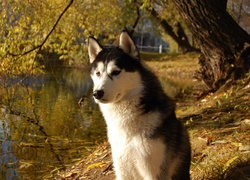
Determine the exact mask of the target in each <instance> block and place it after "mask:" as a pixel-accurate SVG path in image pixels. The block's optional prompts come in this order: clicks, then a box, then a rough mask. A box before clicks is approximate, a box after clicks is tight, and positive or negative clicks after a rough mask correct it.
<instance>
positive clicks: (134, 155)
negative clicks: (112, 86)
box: [100, 100, 166, 180]
mask: <svg viewBox="0 0 250 180" xmlns="http://www.w3.org/2000/svg"><path fill="white" fill-rule="evenodd" d="M136 105H137V100H130V101H122V102H121V103H116V104H100V108H101V110H102V113H103V115H104V118H105V120H106V123H107V126H108V138H109V142H110V144H111V147H112V156H113V161H114V167H115V169H116V173H117V174H116V176H117V179H119V180H121V179H126V180H129V179H137V180H140V179H141V180H142V179H143V180H153V179H155V178H156V176H157V174H158V173H159V171H160V165H161V164H162V160H163V159H164V158H163V156H164V152H166V151H165V146H164V144H163V142H162V140H160V139H154V140H152V139H150V138H148V137H146V136H149V135H150V134H151V133H153V132H151V131H152V130H154V129H155V128H156V127H157V126H158V125H159V123H160V121H159V118H158V117H159V116H160V114H159V113H158V112H153V113H152V112H151V113H148V114H142V113H141V112H140V111H138V107H136Z"/></svg>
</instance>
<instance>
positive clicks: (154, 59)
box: [57, 53, 250, 180]
mask: <svg viewBox="0 0 250 180" xmlns="http://www.w3.org/2000/svg"><path fill="white" fill-rule="evenodd" d="M142 59H146V60H147V61H146V63H147V64H148V66H149V67H150V68H151V69H152V70H153V71H154V72H155V74H156V75H157V76H158V77H159V78H160V79H162V83H168V85H167V86H164V87H165V90H166V92H167V93H168V94H169V95H170V96H171V97H172V98H174V99H175V100H176V103H177V110H176V114H177V116H178V118H179V119H180V120H181V121H182V122H183V123H184V124H185V125H186V127H187V128H188V131H189V135H190V141H191V144H192V162H191V171H190V172H191V179H193V180H200V179H204V180H231V179H234V180H237V179H239V180H245V179H250V101H249V98H250V85H249V82H250V75H248V76H247V77H246V78H245V79H242V80H239V81H238V82H236V83H235V84H234V85H233V86H232V87H229V88H224V89H223V88H222V89H221V90H219V91H217V92H216V93H209V94H207V95H206V96H201V95H202V93H203V92H204V91H206V87H205V86H204V84H203V83H202V82H200V81H197V80H195V79H194V78H193V74H194V72H195V71H196V70H197V69H198V68H199V66H198V60H197V59H198V54H195V53H194V54H193V53H192V54H185V55H166V54H165V55H163V54H161V55H156V56H155V55H154V54H145V53H144V54H143V55H142ZM174 86H176V87H178V88H175V89H174V88H173V87H174ZM57 178H58V179H77V178H79V179H81V178H82V179H102V180H108V179H114V172H113V169H112V160H111V152H110V147H109V144H108V143H107V142H105V143H104V144H101V145H100V146H99V147H97V148H96V150H95V151H94V152H93V153H92V154H91V155H89V156H88V157H83V159H82V160H81V161H79V163H78V164H75V165H73V166H72V167H70V168H68V169H67V170H66V171H65V172H61V174H59V175H58V177H57Z"/></svg>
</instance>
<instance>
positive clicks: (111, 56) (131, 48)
mask: <svg viewBox="0 0 250 180" xmlns="http://www.w3.org/2000/svg"><path fill="white" fill-rule="evenodd" d="M88 54H89V59H90V63H91V78H92V80H93V82H94V87H93V97H94V99H95V101H96V102H97V103H114V102H118V101H120V100H122V99H123V98H124V97H127V98H130V97H131V96H134V95H136V94H137V93H138V92H139V91H140V90H141V88H142V84H141V80H140V76H139V73H138V69H139V68H140V66H141V64H140V62H139V52H138V50H137V47H136V46H135V44H134V42H133V41H132V39H131V38H130V36H129V35H128V33H127V32H122V33H121V35H120V38H119V45H118V46H117V47H111V48H104V47H102V46H101V45H100V44H99V42H98V41H97V40H96V39H95V38H93V37H90V38H89V44H88Z"/></svg>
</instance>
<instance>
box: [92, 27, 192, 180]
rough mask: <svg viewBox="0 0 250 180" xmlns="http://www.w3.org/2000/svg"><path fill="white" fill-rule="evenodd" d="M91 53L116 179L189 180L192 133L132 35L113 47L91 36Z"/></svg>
mask: <svg viewBox="0 0 250 180" xmlns="http://www.w3.org/2000/svg"><path fill="white" fill-rule="evenodd" d="M88 53H89V58H90V63H91V78H92V80H93V82H94V87H93V96H94V99H95V101H96V103H98V104H99V106H100V109H101V111H102V114H103V116H104V118H105V121H106V124H107V129H108V140H109V142H110V144H111V148H112V157H113V162H114V168H115V173H116V178H117V180H170V179H180V180H186V179H190V174H189V168H190V143H189V138H188V134H187V131H186V130H185V128H184V127H183V126H182V124H181V122H179V121H178V120H177V119H176V115H175V104H174V103H173V101H172V100H171V99H170V98H169V97H168V96H167V95H166V94H165V93H164V91H163V89H162V87H161V85H160V82H159V80H158V79H157V78H156V76H155V75H154V74H153V73H152V72H151V71H150V70H149V69H148V68H147V67H146V66H145V65H144V64H143V63H142V62H141V61H140V60H139V52H138V50H137V48H136V46H135V44H134V42H133V41H132V40H131V38H130V36H129V35H128V33H127V32H122V33H121V35H120V38H119V45H118V46H117V47H112V48H104V47H102V46H101V45H100V44H99V43H98V41H97V40H96V39H95V38H93V37H90V38H89V45H88Z"/></svg>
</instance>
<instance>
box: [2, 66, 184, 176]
mask: <svg viewBox="0 0 250 180" xmlns="http://www.w3.org/2000/svg"><path fill="white" fill-rule="evenodd" d="M175 78H176V77H175ZM172 79H173V78H172ZM185 81H186V80H185V79H184V80H183V81H182V82H178V83H177V82H173V81H171V79H169V78H167V77H164V78H162V79H161V83H162V85H163V87H164V89H165V91H166V92H167V93H168V94H169V95H170V96H172V97H174V96H178V95H179V93H180V92H182V91H183V89H185V88H186V87H185V86H187V85H185V84H186V82H185ZM0 84H1V87H0V143H1V147H0V179H7V180H8V179H28V180H29V179H32V180H33V179H49V178H52V177H54V176H56V174H57V173H58V172H59V171H60V170H63V169H64V168H65V167H67V166H70V165H72V164H73V163H74V162H77V161H79V160H80V159H81V158H82V157H84V156H85V155H86V154H89V153H90V152H91V150H93V148H94V147H95V146H96V145H97V144H99V143H101V142H102V141H103V140H104V139H106V127H105V123H104V120H103V118H102V116H101V114H100V112H99V109H98V107H97V105H96V104H95V103H94V102H93V99H92V97H91V92H92V90H91V88H92V84H91V80H90V77H89V74H88V72H87V71H84V70H81V69H63V70H59V69H55V70H54V72H50V73H45V74H44V75H39V76H37V77H29V78H23V77H19V78H16V79H11V80H9V79H8V80H4V79H1V78H0ZM79 102H80V103H79Z"/></svg>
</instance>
